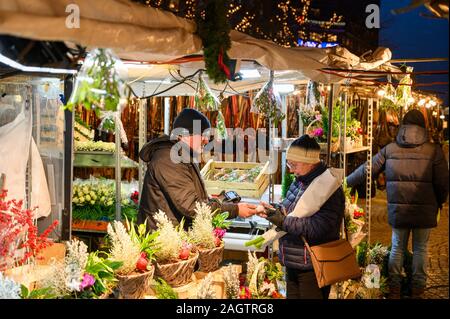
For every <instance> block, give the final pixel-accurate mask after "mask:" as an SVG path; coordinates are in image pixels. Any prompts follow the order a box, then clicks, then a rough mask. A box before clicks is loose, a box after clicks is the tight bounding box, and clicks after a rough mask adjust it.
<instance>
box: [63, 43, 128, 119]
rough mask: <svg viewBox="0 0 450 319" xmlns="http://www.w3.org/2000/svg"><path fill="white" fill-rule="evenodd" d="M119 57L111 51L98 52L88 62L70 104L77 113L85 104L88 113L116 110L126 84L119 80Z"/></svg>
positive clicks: (101, 50) (80, 74) (83, 67)
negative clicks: (77, 108) (78, 107)
mask: <svg viewBox="0 0 450 319" xmlns="http://www.w3.org/2000/svg"><path fill="white" fill-rule="evenodd" d="M120 63H121V62H120V60H119V58H117V57H116V56H114V54H113V53H112V51H111V50H109V49H95V50H93V51H91V52H90V53H89V54H88V55H87V57H86V59H85V60H84V63H83V66H82V67H81V70H80V73H79V75H78V77H77V81H76V83H75V88H74V90H73V93H72V95H71V97H70V99H69V102H68V103H67V105H66V108H67V109H69V110H73V108H74V107H75V106H78V105H82V106H84V107H85V108H86V109H88V110H95V112H96V113H97V114H98V113H99V111H100V110H106V111H116V110H117V107H118V104H119V101H120V96H121V92H123V90H124V83H123V81H122V80H121V79H120V77H119V72H118V66H119V64H120Z"/></svg>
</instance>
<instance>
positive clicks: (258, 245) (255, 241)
mask: <svg viewBox="0 0 450 319" xmlns="http://www.w3.org/2000/svg"><path fill="white" fill-rule="evenodd" d="M263 243H264V237H263V236H257V237H255V238H253V239H252V240H249V241H246V242H245V244H244V245H245V247H250V246H255V247H256V248H258V249H259V248H261V247H262V244H263Z"/></svg>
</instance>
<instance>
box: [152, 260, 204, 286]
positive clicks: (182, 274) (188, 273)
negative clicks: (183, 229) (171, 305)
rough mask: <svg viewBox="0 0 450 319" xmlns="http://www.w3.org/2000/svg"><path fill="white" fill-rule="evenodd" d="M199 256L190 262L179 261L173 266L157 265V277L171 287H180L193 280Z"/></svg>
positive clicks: (172, 264)
mask: <svg viewBox="0 0 450 319" xmlns="http://www.w3.org/2000/svg"><path fill="white" fill-rule="evenodd" d="M197 259H198V254H195V255H194V256H193V257H191V258H189V259H188V260H182V261H178V262H176V263H171V264H158V263H157V264H156V275H157V276H158V277H161V278H162V279H164V280H165V281H166V282H167V283H168V284H169V285H170V286H172V287H179V286H182V285H185V284H187V283H189V282H190V281H191V280H192V274H193V273H194V267H195V264H196V263H197Z"/></svg>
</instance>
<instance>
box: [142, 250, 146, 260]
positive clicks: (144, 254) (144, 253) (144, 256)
mask: <svg viewBox="0 0 450 319" xmlns="http://www.w3.org/2000/svg"><path fill="white" fill-rule="evenodd" d="M141 257H142V258H145V259H147V253H146V252H145V251H143V252H141Z"/></svg>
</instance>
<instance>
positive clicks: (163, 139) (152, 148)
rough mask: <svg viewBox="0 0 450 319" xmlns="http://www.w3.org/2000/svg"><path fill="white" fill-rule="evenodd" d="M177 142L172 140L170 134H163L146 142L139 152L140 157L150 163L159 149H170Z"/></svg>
mask: <svg viewBox="0 0 450 319" xmlns="http://www.w3.org/2000/svg"><path fill="white" fill-rule="evenodd" d="M176 142H177V141H175V140H171V139H170V137H169V136H168V135H161V136H160V137H157V138H155V139H153V140H151V141H150V142H148V143H147V144H145V145H144V146H143V147H142V149H141V151H140V152H139V157H140V158H141V160H143V161H144V162H146V163H148V162H150V161H151V159H152V157H153V156H154V155H155V153H156V152H157V151H158V150H160V149H167V148H168V149H170V148H171V147H172V146H173V145H175V143H176Z"/></svg>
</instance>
